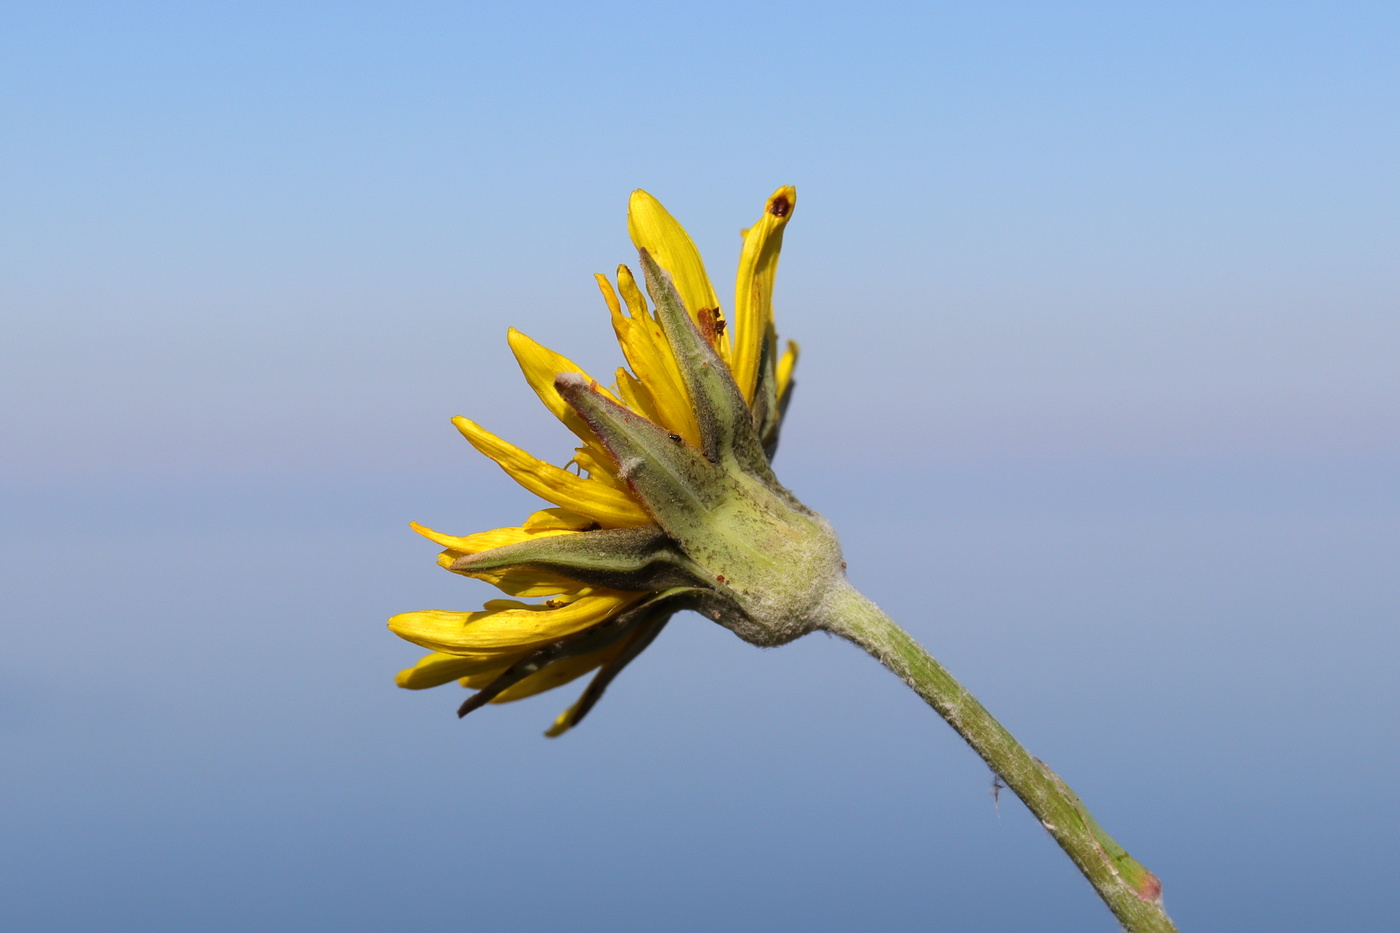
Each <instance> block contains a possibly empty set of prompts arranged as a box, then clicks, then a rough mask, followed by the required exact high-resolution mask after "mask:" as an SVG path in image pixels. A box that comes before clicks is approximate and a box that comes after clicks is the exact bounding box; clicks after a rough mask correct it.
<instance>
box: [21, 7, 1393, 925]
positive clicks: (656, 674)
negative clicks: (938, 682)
mask: <svg viewBox="0 0 1400 933" xmlns="http://www.w3.org/2000/svg"><path fill="white" fill-rule="evenodd" d="M1397 49H1400V10H1397V8H1396V7H1395V5H1394V4H1378V3H1376V4H1370V3H1351V4H1323V3H1276V4H1250V3H1208V4H1207V3H1171V4H1167V3H1043V4H1031V3H981V4H962V5H953V4H890V3H869V4H862V5H853V4H815V3H804V4H795V3H794V4H776V3H774V4H762V3H745V4H727V3H710V4H703V5H690V6H688V7H685V8H680V7H676V8H669V7H652V8H648V7H645V6H637V5H622V4H591V5H587V6H584V5H564V4H542V3H536V4H529V3H512V4H494V3H480V4H449V3H440V4H433V3H401V4H394V5H389V4H364V3H334V4H331V3H322V4H312V3H278V4H258V3H239V4H232V3H228V4H221V3H202V4H198V5H188V4H173V3H171V4H157V3H124V4H83V3H57V4H55V3H47V4H39V3H13V4H9V5H6V6H5V7H4V9H3V10H2V11H0V87H3V93H2V94H0V399H2V400H3V403H4V412H5V416H4V430H3V432H0V550H3V559H2V560H0V619H3V620H4V624H5V630H6V632H7V641H8V642H9V644H8V646H7V647H6V648H5V649H4V650H0V737H2V738H0V741H2V742H3V747H5V748H6V749H7V751H6V767H4V768H0V799H3V800H5V801H6V803H4V804H0V926H6V927H7V928H9V927H13V928H16V929H25V930H29V929H34V930H48V929H53V930H60V929H61V930H103V931H106V930H128V929H129V930H141V931H153V930H181V931H184V930H246V929H250V928H257V929H268V930H281V929H286V930H304V929H319V928H330V927H335V928H338V929H363V930H383V929H408V928H414V929H431V930H465V929H472V930H496V929H501V930H505V929H540V930H544V929H550V930H553V929H571V930H589V931H592V930H598V931H623V930H639V931H641V930H661V929H665V930H678V931H689V930H695V931H703V930H715V929H725V930H736V931H744V930H787V929H791V930H803V931H817V930H850V929H857V928H868V929H879V930H926V929H949V930H960V929H968V930H973V929H975V930H1003V929H1005V930H1013V929H1035V930H1045V931H1052V930H1075V931H1079V930H1092V929H1103V930H1109V929H1112V923H1111V920H1110V919H1109V917H1108V915H1107V913H1106V912H1105V911H1103V910H1102V908H1100V907H1099V906H1098V905H1097V903H1096V902H1095V900H1094V898H1093V896H1092V895H1091V893H1090V892H1089V891H1088V890H1087V888H1086V887H1085V886H1084V885H1083V883H1082V882H1080V881H1078V880H1077V879H1076V878H1075V876H1074V873H1073V870H1072V868H1070V867H1069V865H1068V862H1067V861H1066V860H1064V859H1063V857H1062V856H1060V855H1059V853H1058V852H1057V851H1055V850H1054V848H1053V846H1052V845H1051V844H1050V843H1049V842H1048V840H1047V839H1046V838H1045V837H1044V836H1043V834H1042V833H1041V832H1040V830H1039V829H1038V828H1037V827H1036V826H1035V824H1034V822H1033V820H1031V819H1030V817H1029V816H1028V815H1027V814H1026V813H1025V811H1024V810H1023V809H1021V808H1020V806H1019V804H1016V803H1015V802H1014V801H1011V800H1009V798H1008V797H1007V796H1006V795H1003V796H1002V798H1001V802H1000V805H999V807H994V806H993V805H992V801H991V798H990V796H989V795H988V793H987V789H988V787H989V780H990V778H989V777H988V775H987V774H986V772H985V769H984V768H982V767H981V766H980V764H979V763H977V762H976V761H975V759H973V757H972V756H971V754H970V753H969V752H967V751H966V750H965V749H964V748H962V747H961V746H960V745H959V744H958V743H957V742H956V741H955V740H954V738H953V737H952V736H951V734H950V733H949V732H948V730H947V729H946V728H945V727H944V726H942V725H941V724H940V723H939V722H937V720H936V717H934V716H933V715H932V714H931V713H930V712H928V711H927V710H926V709H924V708H922V707H921V706H919V704H918V703H917V702H916V701H914V700H913V698H912V697H910V696H906V695H905V692H902V688H900V686H899V685H898V684H897V683H896V682H894V681H893V678H891V677H889V676H888V675H885V674H883V672H881V671H880V670H878V668H876V667H875V666H874V665H873V664H871V663H869V662H868V661H866V660H865V659H863V658H862V657H860V656H859V655H858V654H856V653H855V651H854V650H853V649H849V648H848V647H847V646H844V645H841V644H838V643H836V642H832V641H829V640H826V639H809V640H808V641H807V642H804V643H800V644H797V645H794V646H790V647H788V648H784V649H783V650H781V651H774V652H757V651H753V650H751V649H749V648H748V647H747V646H744V645H742V644H740V643H739V642H737V640H735V639H733V638H732V637H731V636H729V635H728V633H726V632H724V631H722V630H720V629H717V628H715V627H713V626H706V625H705V624H704V623H702V622H701V621H700V620H699V619H698V618H696V617H693V616H691V617H683V618H680V619H678V620H677V623H676V624H674V625H672V626H671V628H670V629H669V630H668V631H667V633H666V635H665V637H664V638H663V639H661V640H660V641H659V642H658V644H657V645H656V646H655V647H654V648H653V649H651V650H650V651H648V653H647V655H646V656H645V657H644V658H643V659H642V660H641V661H640V662H638V663H637V664H636V665H634V667H633V668H631V669H629V671H628V672H627V674H626V675H625V676H624V677H623V678H621V679H620V680H619V682H618V684H617V685H616V686H615V687H614V688H613V689H612V690H611V691H610V693H609V696H608V698H607V699H606V700H605V701H604V703H603V704H601V705H600V706H599V708H598V710H597V711H596V712H595V713H594V714H593V716H592V717H591V718H590V720H589V721H588V722H587V723H586V724H585V725H584V726H583V727H582V728H581V729H580V730H579V731H578V732H577V733H576V734H572V735H570V736H568V737H567V738H565V739H564V740H561V741H559V742H546V741H545V740H543V739H541V738H539V734H538V733H539V731H540V729H542V728H543V727H544V726H545V725H547V724H548V722H549V721H550V720H551V719H552V718H553V716H554V714H555V713H556V712H557V710H558V709H559V708H562V706H564V705H566V704H567V703H568V702H570V701H571V697H572V694H571V693H569V692H568V689H566V690H565V691H560V692H557V693H552V694H548V695H546V696H545V697H544V698H541V699H536V700H530V701H526V702H524V703H520V704H512V705H509V706H505V707H496V708H492V709H489V710H486V711H483V712H481V713H478V714H476V715H475V716H474V717H473V718H472V719H471V720H469V721H467V722H465V723H459V722H457V721H456V720H455V718H454V717H453V716H452V715H451V711H452V708H453V707H454V706H455V704H456V702H458V696H457V694H454V693H447V692H444V691H446V688H443V689H442V690H439V691H436V692H429V693H425V694H417V695H409V694H406V693H403V692H398V691H396V690H395V689H394V688H393V686H392V682H391V680H390V678H391V676H392V673H393V672H394V670H396V669H397V667H399V666H401V665H403V664H405V663H409V662H410V661H411V660H412V658H413V657H414V653H415V651H414V649H412V648H411V647H409V646H406V645H404V644H402V643H400V642H398V641H397V640H396V639H394V638H393V637H392V636H390V635H388V634H387V633H386V632H385V631H384V629H383V627H382V620H383V619H384V618H385V617H387V616H388V615H390V614H392V613H394V612H398V611H404V610H409V609H420V608H429V607H430V606H431V607H440V608H471V607H472V606H473V605H474V604H476V603H477V602H478V601H479V600H480V599H481V598H482V597H483V596H484V595H485V589H484V588H477V587H474V586H471V585H469V584H466V583H464V581H462V580H459V579H456V578H452V577H450V576H449V575H447V574H443V573H440V572H438V571H437V570H436V568H435V567H433V566H432V557H433V551H432V548H431V546H428V547H426V548H425V547H424V546H423V542H421V541H420V540H419V539H417V538H416V537H415V536H413V535H411V534H410V533H408V532H407V531H406V529H405V525H406V523H407V521H409V520H410V519H415V520H418V521H422V522H424V523H426V524H429V525H432V526H434V527H440V528H443V529H444V530H447V531H450V532H454V533H466V532H468V531H472V530H478V529H482V528H486V527H492V526H494V525H497V524H514V523H516V522H517V521H518V520H519V518H520V517H521V515H522V514H524V510H527V509H529V508H531V507H532V505H531V500H530V497H529V496H528V495H526V494H524V493H523V492H520V491H518V490H516V489H514V488H513V487H512V485H511V484H510V482H509V480H508V479H506V478H505V477H504V476H502V475H501V474H500V472H499V471H498V470H497V469H496V468H495V467H494V466H492V465H491V464H489V463H487V462H485V461H483V460H481V458H479V457H476V455H475V454H474V453H473V452H472V451H471V450H470V449H469V448H468V447H467V445H466V444H465V443H464V442H463V441H462V440H461V439H460V437H458V436H457V433H456V432H455V431H454V430H453V429H452V427H451V426H450V425H449V424H448V421H447V419H448V418H449V417H450V416H452V415H455V414H464V415H468V416H471V417H473V418H476V419H477V420H480V421H481V422H482V423H483V425H484V426H486V427H487V428H490V429H494V430H497V431H499V432H500V433H503V434H508V435H509V436H510V437H511V438H512V439H513V440H515V441H516V442H517V443H519V444H521V445H522V446H524V447H526V448H528V449H530V450H532V451H534V452H536V453H538V454H540V455H541V456H544V457H546V458H547V459H556V460H562V459H563V458H564V456H565V454H564V453H563V451H564V450H565V449H566V448H565V447H564V444H565V442H566V439H565V434H564V432H563V431H562V429H561V428H559V426H558V425H557V424H553V423H552V420H551V419H550V417H549V416H548V414H547V413H546V412H544V411H543V410H542V409H540V408H539V406H538V403H537V401H536V400H535V398H534V396H533V394H532V393H531V392H530V391H529V390H528V388H527V387H526V386H525V384H524V383H523V381H522V380H521V379H520V378H519V374H518V370H517V369H516V367H515V365H514V363H513V361H512V360H511V358H510V356H509V354H508V352H507V350H506V347H505V341H504V334H505V329H506V327H507V326H508V325H514V326H517V327H519V328H521V329H522V330H524V331H526V332H527V333H529V334H531V335H532V336H534V337H536V338H537V339H539V340H541V341H542V342H544V343H546V344H547V345H549V346H552V347H554V348H555V349H558V350H559V351H561V352H564V353H565V354H567V355H569V356H571V357H573V358H574V359H576V360H578V361H579V362H580V363H583V364H584V365H585V366H587V367H588V368H590V369H591V370H593V371H594V372H595V373H600V374H601V373H606V372H608V371H609V370H610V369H611V367H613V366H615V365H617V363H618V362H619V360H618V354H617V351H616V348H615V346H613V345H611V341H610V339H609V328H608V326H607V323H606V311H605V309H604V306H603V304H602V302H601V301H600V300H599V298H598V296H597V293H596V290H595V287H594V285H593V283H592V281H591V278H590V276H591V274H592V273H594V272H600V271H603V272H606V271H611V270H612V269H613V268H614V267H615V266H616V264H617V263H619V262H630V261H633V256H632V253H631V248H630V244H629V242H628V240H627V236H626V227H625V206H626V200H627V195H628V192H630V191H631V190H632V189H633V188H636V187H639V186H640V187H644V188H646V189H647V190H649V191H651V192H652V193H653V194H655V195H657V196H658V197H659V198H660V199H661V200H662V201H663V202H665V203H666V205H667V206H668V207H669V208H670V209H671V210H672V212H673V213H674V214H675V215H676V216H677V217H678V218H679V219H680V220H681V221H682V222H683V223H684V224H685V225H686V226H687V228H688V229H689V230H690V231H691V233H692V234H693V236H694V237H695V239H696V241H697V243H698V244H699V246H700V247H701V249H702V251H703V252H704V254H705V256H706V257H707V261H708V265H709V269H710V273H711V275H712V277H713V278H714V279H715V280H716V281H717V283H718V284H717V291H718V292H719V293H720V295H721V296H722V298H723V296H724V295H725V294H726V292H727V290H728V289H729V288H730V285H729V282H730V281H732V275H733V264H734V260H735V258H736V256H737V252H738V245H739V239H738V236H737V234H738V231H739V230H740V229H741V228H742V227H744V226H747V225H748V224H749V223H751V222H752V221H753V220H754V219H755V218H756V217H757V216H758V212H759V210H760V209H761V207H762V204H763V199H764V198H765V197H766V196H767V195H768V193H769V192H771V191H772V190H773V189H774V188H775V187H777V186H778V185H780V184H788V183H791V184H795V185H796V186H797V188H798V192H799V200H798V206H797V209H796V214H795V218H794V220H793V222H792V224H791V226H790V227H789V231H788V233H787V236H786V240H785V252H784V256H783V260H782V268H781V270H780V272H779V276H778V287H777V294H776V304H777V311H778V326H779V329H780V332H781V334H782V335H783V336H785V337H793V338H796V339H798V340H799V341H800V342H801V344H802V347H803V357H802V360H801V363H800V364H799V368H798V373H797V378H798V382H799V389H798V390H797V394H796V397H795V402H794V406H793V409H792V412H791V415H790V418H789V421H788V426H787V430H786V432H785V435H784V444H783V450H782V453H781V455H780V457H779V459H778V464H777V465H778V468H779V472H780V475H781V476H782V477H783V478H784V480H785V481H786V482H788V484H789V485H790V486H792V487H793V488H794V489H795V490H796V491H797V492H798V493H799V494H800V495H802V496H803V497H804V498H805V499H806V500H807V501H808V502H809V503H810V504H812V505H813V506H815V507H816V508H818V509H820V510H821V511H823V512H824V513H826V514H827V515H828V516H829V517H831V518H832V519H833V521H834V522H835V523H836V525H837V527H838V529H839V530H840V531H841V533H842V535H843V541H844V542H845V546H846V551H847V556H848V558H849V560H850V563H851V568H852V575H853V578H854V579H855V581H856V583H857V584H858V585H860V586H862V587H863V588H864V589H866V590H867V592H869V593H870V595H872V596H873V597H874V598H875V599H877V600H878V601H880V602H881V603H882V605H885V606H886V607H887V608H888V609H889V610H890V611H891V613H892V614H893V615H894V616H895V617H896V618H897V619H899V620H901V621H904V622H905V623H906V624H907V625H908V626H909V628H910V629H911V630H912V631H914V632H915V634H916V635H917V636H918V637H919V638H920V639H921V640H923V641H924V642H925V644H927V645H928V646H929V647H930V649H931V650H933V652H934V653H935V654H936V655H938V656H939V657H940V658H941V659H943V660H944V661H945V662H946V663H947V664H948V665H949V666H950V667H951V668H952V669H953V671H954V673H955V674H958V675H960V676H962V677H963V678H964V679H965V680H966V681H967V682H968V683H969V685H970V686H971V687H972V688H973V689H974V691H975V692H977V693H978V694H979V696H980V697H981V698H982V699H983V701H984V702H985V703H986V704H987V705H988V706H989V707H990V708H991V709H992V710H993V711H994V712H996V713H998V714H999V715H1001V716H1002V717H1003V719H1004V720H1005V721H1006V722H1007V724H1008V725H1009V726H1010V727H1011V728H1012V730H1013V731H1014V732H1016V733H1017V734H1018V735H1020V736H1021V737H1022V738H1023V739H1024V740H1025V741H1026V742H1027V744H1028V745H1030V747H1031V748H1032V751H1034V752H1035V753H1037V754H1038V755H1040V756H1041V757H1043V758H1045V759H1046V760H1048V761H1049V762H1050V763H1051V764H1052V765H1053V766H1055V767H1056V768H1057V770H1059V771H1060V772H1061V773H1062V774H1063V775H1065V776H1066V778H1067V779H1069V780H1070V781H1071V782H1072V783H1073V784H1074V785H1075V786H1076V788H1077V789H1078V790H1079V791H1080V792H1081V794H1082V795H1083V796H1084V797H1085V799H1086V800H1087V801H1088V803H1089V804H1090V805H1091V806H1093V807H1094V809H1095V811H1096V813H1098V814H1099V815H1100V817H1101V818H1102V820H1103V822H1104V823H1105V824H1106V825H1107V826H1108V827H1109V829H1110V830H1111V831H1113V832H1114V833H1115V834H1116V835H1117V836H1118V837H1119V839H1120V841H1122V842H1123V843H1124V844H1125V845H1127V847H1128V848H1129V849H1130V850H1131V851H1133V852H1134V854H1136V855H1138V856H1140V857H1141V858H1142V860H1143V861H1144V862H1146V863H1147V864H1148V865H1149V866H1150V867H1152V868H1153V869H1154V870H1156V871H1157V872H1158V873H1159V874H1161V875H1162V876H1163V878H1164V879H1165V881H1166V892H1167V903H1168V906H1169V908H1170V909H1171V910H1172V912H1173V914H1174V915H1175V916H1177V917H1178V919H1179V920H1180V921H1181V923H1182V926H1183V928H1184V929H1190V930H1195V931H1203V930H1230V931H1237V930H1250V929H1259V930H1269V931H1288V930H1299V931H1305V930H1318V929H1348V930H1382V929H1386V928H1387V923H1389V922H1393V917H1394V915H1395V912H1396V911H1397V909H1400V899H1398V898H1400V895H1397V894H1396V891H1395V886H1394V884H1393V878H1392V877H1391V876H1392V875H1393V871H1391V870H1390V869H1389V868H1387V866H1391V865H1394V864H1395V862H1396V860H1397V858H1400V808H1397V805H1396V803H1395V802H1394V801H1393V800H1392V799H1391V797H1392V795H1391V794H1390V793H1389V791H1388V788H1390V787H1393V786H1394V785H1395V784H1396V782H1397V780H1400V750H1397V748H1396V744H1395V736H1396V735H1397V729H1398V728H1400V713H1398V712H1397V710H1400V688H1397V687H1396V685H1395V677H1394V669H1395V665H1396V661H1397V657H1398V656H1400V639H1398V638H1397V629H1396V623H1397V620H1398V619H1400V583H1397V580H1400V574H1397V572H1396V571H1397V569H1400V483H1397V480H1400V366H1397V361H1398V360H1400V262H1397V243H1400V55H1398V54H1397ZM552 452H557V456H556V455H555V454H554V453H552ZM454 689H455V688H454Z"/></svg>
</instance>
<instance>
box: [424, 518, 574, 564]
mask: <svg viewBox="0 0 1400 933" xmlns="http://www.w3.org/2000/svg"><path fill="white" fill-rule="evenodd" d="M535 514H536V515H538V514H539V513H538V512H536V513H535ZM531 517H532V518H533V517H534V516H531ZM527 524H528V523H527ZM408 527H410V528H412V529H413V530H414V531H416V532H418V533H419V534H420V535H422V536H423V537H425V538H427V539H428V540H429V541H434V542H436V543H438V544H441V545H442V546H443V547H446V548H451V549H452V550H454V551H461V552H462V553H463V554H480V553H481V552H482V551H489V550H491V549H492V548H496V547H505V546H506V545H507V544H519V543H520V542H521V541H531V540H533V539H535V538H545V537H549V536H551V535H562V534H568V533H569V529H565V528H539V529H532V528H529V527H526V528H496V529H493V530H491V531H478V532H477V533H476V534H474V535H467V536H466V537H465V538H458V537H455V536H454V535H445V534H443V533H442V532H440V531H433V529H431V528H425V527H424V526H422V525H420V524H418V523H417V522H409V523H408Z"/></svg>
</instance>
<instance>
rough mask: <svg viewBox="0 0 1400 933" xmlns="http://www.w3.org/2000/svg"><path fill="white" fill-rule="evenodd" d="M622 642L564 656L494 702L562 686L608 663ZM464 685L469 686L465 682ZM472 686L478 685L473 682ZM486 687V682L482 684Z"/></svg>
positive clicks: (506, 690)
mask: <svg viewBox="0 0 1400 933" xmlns="http://www.w3.org/2000/svg"><path fill="white" fill-rule="evenodd" d="M623 647H624V646H623V645H622V644H616V645H608V646H607V647H606V648H600V649H599V650H597V651H590V652H589V653H588V654H581V655H579V656H578V657H576V658H564V659H563V660H560V661H555V662H554V663H553V664H551V665H549V666H548V667H546V668H545V669H544V670H542V671H537V672H536V673H534V674H531V675H530V676H529V677H526V678H525V679H524V680H522V681H521V682H520V683H518V684H515V685H513V686H511V687H509V688H507V689H505V690H503V691H501V694H500V695H499V696H497V697H496V698H495V699H493V700H492V701H491V702H492V703H509V702H510V701H511V700H523V699H525V698H526V697H529V696H534V695H535V694H537V693H544V692H545V691H546V690H553V689H554V688H555V687H562V686H564V684H566V683H568V682H569V681H571V680H574V679H576V678H579V677H582V676H583V675H584V674H587V673H588V672H589V671H591V670H594V669H596V668H598V667H601V666H602V665H604V664H606V663H608V662H609V661H611V660H612V659H613V658H615V657H617V656H618V655H619V654H621V653H622V649H623ZM463 686H468V685H467V684H464V685H463ZM470 686H473V687H476V686H477V684H475V683H473V684H470ZM480 686H482V687H484V686H486V684H481V685H480Z"/></svg>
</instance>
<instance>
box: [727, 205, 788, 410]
mask: <svg viewBox="0 0 1400 933" xmlns="http://www.w3.org/2000/svg"><path fill="white" fill-rule="evenodd" d="M796 205H797V189H796V188H794V187H792V186H791V185H787V186H784V187H782V188H779V189H778V190H777V191H775V192H773V195H772V197H770V198H769V199H768V203H767V204H765V205H764V208H763V217H762V218H761V219H760V220H759V221H758V223H756V224H754V225H753V226H752V227H750V228H749V229H748V230H746V231H744V248H743V252H742V253H740V255H739V274H738V277H737V278H736V279H735V282H734V358H733V362H732V366H733V369H734V381H735V382H737V383H739V388H740V389H741V390H743V393H744V397H745V398H746V399H749V400H752V399H753V393H754V387H755V385H756V384H757V382H758V361H759V358H760V356H761V354H762V352H763V345H764V343H765V342H767V341H771V340H774V337H773V278H774V276H775V274H776V273H777V271H778V253H779V251H781V249H782V246H783V229H784V228H785V227H786V226H787V222H788V219H789V218H790V217H792V210H793V208H794V207H795V206H796ZM774 349H776V348H774Z"/></svg>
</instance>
